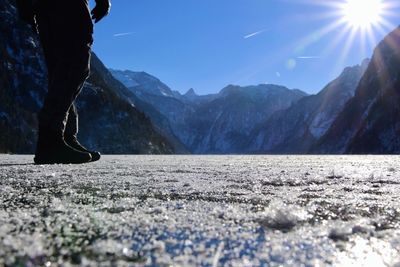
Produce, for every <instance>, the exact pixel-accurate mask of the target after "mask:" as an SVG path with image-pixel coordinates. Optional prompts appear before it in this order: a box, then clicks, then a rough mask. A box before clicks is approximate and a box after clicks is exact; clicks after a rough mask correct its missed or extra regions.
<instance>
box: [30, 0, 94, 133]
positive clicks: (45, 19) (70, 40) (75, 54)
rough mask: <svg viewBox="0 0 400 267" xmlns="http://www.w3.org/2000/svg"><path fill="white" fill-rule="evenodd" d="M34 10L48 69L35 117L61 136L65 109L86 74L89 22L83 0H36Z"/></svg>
mask: <svg viewBox="0 0 400 267" xmlns="http://www.w3.org/2000/svg"><path fill="white" fill-rule="evenodd" d="M37 14H38V15H37V18H38V26H39V32H40V37H41V41H42V45H43V48H44V54H45V58H46V62H47V66H48V72H49V84H48V93H47V96H46V99H45V102H44V105H43V108H42V110H41V112H40V118H39V121H40V125H41V127H42V128H45V129H49V130H51V131H52V132H55V133H57V134H59V135H61V136H62V135H63V133H64V130H65V126H66V123H67V115H68V111H69V110H70V108H71V105H72V103H73V102H74V100H75V99H76V97H77V96H78V95H79V93H80V91H81V89H82V84H83V83H84V81H85V80H86V78H87V77H88V75H89V63H90V48H91V44H92V33H93V25H92V22H91V19H90V13H89V9H88V6H87V2H86V1H85V0H74V1H64V0H62V1H61V0H39V3H38V11H37Z"/></svg>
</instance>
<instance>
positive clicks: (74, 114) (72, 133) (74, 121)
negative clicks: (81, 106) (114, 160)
mask: <svg viewBox="0 0 400 267" xmlns="http://www.w3.org/2000/svg"><path fill="white" fill-rule="evenodd" d="M78 117H79V116H78V110H77V108H76V106H75V104H74V103H73V104H72V105H71V107H70V109H69V111H68V119H67V125H66V127H65V132H64V140H65V142H66V143H67V144H68V145H69V146H71V147H72V148H74V149H76V150H79V151H82V152H86V153H90V155H91V156H92V161H97V160H99V159H100V157H101V154H100V153H99V152H97V151H91V150H88V149H87V148H85V147H84V146H83V145H82V144H81V143H80V142H79V141H78V129H79V119H78Z"/></svg>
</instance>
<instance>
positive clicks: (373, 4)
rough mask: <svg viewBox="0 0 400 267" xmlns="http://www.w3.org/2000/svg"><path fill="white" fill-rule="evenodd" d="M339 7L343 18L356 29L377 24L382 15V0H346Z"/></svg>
mask: <svg viewBox="0 0 400 267" xmlns="http://www.w3.org/2000/svg"><path fill="white" fill-rule="evenodd" d="M341 8H342V16H343V20H344V21H345V22H346V23H347V24H348V25H349V26H351V27H353V28H357V29H367V28H370V27H372V26H376V25H378V24H379V23H380V22H381V21H382V18H383V15H384V3H383V1H382V0H346V1H345V2H343V4H342V7H341Z"/></svg>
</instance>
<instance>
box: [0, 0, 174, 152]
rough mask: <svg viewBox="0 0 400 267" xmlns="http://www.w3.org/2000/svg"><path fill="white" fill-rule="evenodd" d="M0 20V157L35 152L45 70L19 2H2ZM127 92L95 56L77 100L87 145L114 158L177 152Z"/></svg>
mask: <svg viewBox="0 0 400 267" xmlns="http://www.w3.org/2000/svg"><path fill="white" fill-rule="evenodd" d="M0 19H1V21H2V23H1V25H0V39H1V40H2V42H1V43H0V59H1V61H0V62H1V63H0V133H1V134H0V152H3V153H4V152H6V153H32V152H34V150H35V142H36V136H37V132H36V129H37V119H36V114H37V112H38V110H39V109H40V107H41V106H42V102H43V98H44V95H45V93H46V89H45V88H46V83H47V81H46V67H45V64H44V60H43V55H42V53H41V48H40V45H39V41H38V36H37V35H36V34H35V33H34V32H33V31H32V29H30V27H29V26H28V25H26V24H25V23H23V22H21V21H19V19H18V18H17V15H16V9H15V1H13V0H0ZM123 90H128V89H126V88H125V87H124V86H123V85H122V84H121V83H120V82H119V81H117V80H115V79H114V78H113V77H112V75H111V74H110V73H109V71H108V70H107V69H106V68H105V67H104V65H103V64H102V63H101V61H100V60H99V59H98V58H97V57H96V55H94V54H93V56H92V72H91V76H90V77H89V79H88V83H87V84H86V85H85V87H84V89H83V90H82V94H81V95H80V97H79V98H78V101H77V105H78V109H79V113H80V115H81V116H80V133H79V138H80V140H81V141H82V143H83V144H85V145H87V146H88V147H89V148H96V149H98V150H99V151H101V152H103V153H110V154H111V153H129V154H131V153H133V154H136V153H143V154H149V153H155V154H160V153H173V148H172V146H171V145H170V143H169V142H168V141H167V140H166V139H165V138H164V137H163V136H161V135H160V134H159V133H158V132H157V131H156V130H155V129H154V127H153V125H152V123H151V121H150V120H149V118H148V117H147V116H146V115H145V114H144V113H143V112H141V111H140V110H138V109H137V108H136V107H134V106H132V104H131V103H130V102H129V101H127V100H126V99H124V98H121V97H120V95H121V91H123Z"/></svg>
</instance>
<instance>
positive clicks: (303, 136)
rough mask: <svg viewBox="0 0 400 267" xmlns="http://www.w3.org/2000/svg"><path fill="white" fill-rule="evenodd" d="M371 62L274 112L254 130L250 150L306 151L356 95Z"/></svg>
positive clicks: (345, 73)
mask: <svg viewBox="0 0 400 267" xmlns="http://www.w3.org/2000/svg"><path fill="white" fill-rule="evenodd" d="M368 64H369V60H364V61H363V63H362V64H361V65H357V66H354V67H348V68H346V69H345V70H344V71H343V72H342V73H341V75H340V76H339V77H338V78H337V79H335V80H334V81H332V82H331V83H329V84H328V85H327V86H326V87H325V88H324V89H323V90H322V91H320V92H319V93H318V94H316V95H311V96H307V97H304V98H302V99H300V100H299V101H298V102H297V103H295V104H293V105H292V106H290V107H289V108H288V109H286V110H280V111H278V112H276V113H275V114H273V115H272V116H271V117H270V118H269V119H268V120H266V121H264V122H263V123H262V124H261V125H259V126H258V127H256V130H255V131H254V132H253V133H251V135H250V138H249V141H250V143H249V144H248V145H247V148H246V149H247V153H307V151H308V150H309V148H310V147H311V146H312V145H313V144H314V143H315V142H316V141H317V140H318V139H319V138H320V137H321V136H323V135H324V134H325V133H326V131H327V130H328V129H329V127H330V126H331V124H332V123H333V121H334V120H335V118H336V116H337V115H338V114H339V113H340V112H341V111H342V109H343V107H344V105H345V104H346V102H347V101H348V100H349V99H351V98H352V97H353V96H354V93H355V90H356V88H357V85H358V83H359V81H360V79H361V77H362V75H363V74H364V72H365V70H366V68H367V66H368Z"/></svg>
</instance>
